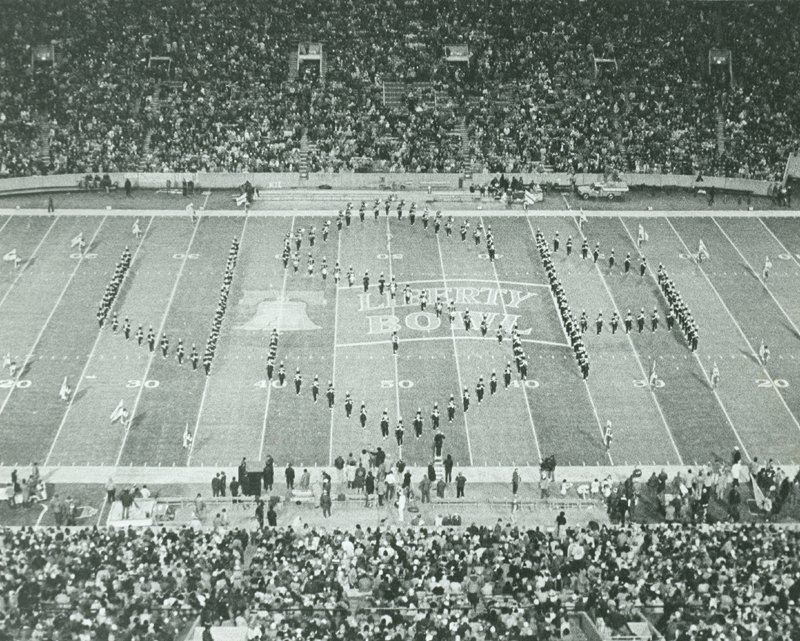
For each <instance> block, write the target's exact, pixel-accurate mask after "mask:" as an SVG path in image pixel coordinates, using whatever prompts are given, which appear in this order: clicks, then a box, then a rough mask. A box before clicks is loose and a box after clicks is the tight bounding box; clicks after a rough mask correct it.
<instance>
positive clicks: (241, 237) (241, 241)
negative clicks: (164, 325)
mask: <svg viewBox="0 0 800 641" xmlns="http://www.w3.org/2000/svg"><path fill="white" fill-rule="evenodd" d="M248 220H250V217H249V216H247V215H246V214H245V217H244V225H242V231H241V232H240V233H239V249H241V248H242V245H243V244H244V233H245V231H246V230H247V221H248ZM197 222H198V223H199V222H200V220H199V219H198V221H197ZM236 260H237V262H238V260H239V256H238V255H237V257H236ZM234 269H235V267H234ZM210 383H211V376H206V382H205V383H204V384H203V394H202V395H201V396H200V407H199V408H198V409H197V420H196V421H195V424H194V431H193V432H192V445H191V447H190V448H189V455H188V456H187V457H186V465H189V463H190V462H191V460H192V455H193V454H194V444H195V443H196V442H197V432H198V431H199V430H200V417H201V416H202V415H203V408H204V407H205V404H206V395H207V394H208V386H209V385H210ZM270 387H271V386H270ZM267 393H269V391H267ZM259 458H260V457H259Z"/></svg>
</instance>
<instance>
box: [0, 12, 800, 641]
mask: <svg viewBox="0 0 800 641" xmlns="http://www.w3.org/2000/svg"><path fill="white" fill-rule="evenodd" d="M766 6H767V8H766V9H765V6H764V4H763V3H753V4H745V3H710V2H709V3H706V2H670V3H667V2H645V1H638V2H633V1H628V0H606V1H600V2H586V1H582V0H536V1H535V2H522V1H520V0H511V1H500V0H487V1H486V2H463V3H459V2H453V1H451V0H437V1H436V2H430V1H425V0H395V1H391V2H390V1H386V0H363V1H361V2H352V1H346V0H296V1H294V2H259V1H257V0H239V1H236V2H229V3H219V2H213V1H210V0H209V1H203V0H198V1H194V2H189V1H186V2H183V1H176V2H168V3H164V2H158V1H155V0H136V1H132V0H113V1H112V0H100V1H94V2H86V1H84V0H76V1H69V0H53V1H51V2H47V3H39V4H35V5H34V4H31V3H29V2H23V1H22V0H8V1H7V2H5V3H4V15H3V18H2V20H0V61H2V62H0V133H1V134H2V136H1V138H0V177H17V176H35V175H39V174H50V173H72V174H86V173H90V174H103V173H107V172H119V171H148V172H162V171H176V172H181V171H209V172H211V171H219V172H250V171H256V172H287V171H288V172H291V171H299V170H301V169H307V170H308V171H312V172H318V171H328V172H353V171H382V172H386V171H390V172H428V173H435V172H449V173H453V172H462V171H463V172H467V171H469V172H478V173H480V172H489V173H494V172H506V173H522V172H534V171H556V172H567V173H571V172H583V171H586V172H596V173H610V172H641V173H649V172H653V173H674V174H691V175H695V174H704V175H712V176H727V177H739V178H752V179H758V180H765V181H776V180H780V179H781V178H782V176H783V172H784V168H785V166H786V161H787V158H788V157H789V155H790V154H792V153H796V152H798V150H799V148H800V42H798V41H799V40H800V4H798V3H774V4H773V3H770V4H768V5H766ZM301 41H309V42H321V43H323V46H324V51H325V61H324V64H320V66H319V67H303V66H302V65H299V66H295V67H293V66H292V65H293V63H291V64H290V60H291V56H292V52H296V51H297V44H298V42H301ZM45 43H52V44H53V45H54V46H53V49H52V58H50V54H45V55H44V56H43V57H42V58H41V59H37V58H35V56H32V54H33V53H34V50H33V48H34V47H35V46H36V45H41V44H45ZM448 44H460V45H466V46H467V47H468V51H469V56H470V62H469V64H468V65H461V64H453V63H451V62H448V61H447V59H446V56H445V55H444V52H445V46H447V45H448ZM712 48H718V49H719V50H721V51H730V52H731V56H730V65H728V64H725V65H719V66H713V67H712V66H710V57H709V51H710V49H712ZM597 59H601V60H606V61H613V64H605V63H604V64H602V65H600V66H599V67H597V66H596V60H597ZM162 63H163V64H162ZM389 88H392V91H395V92H396V94H394V95H389V94H390V93H391V91H389ZM765 469H769V468H765ZM729 470H730V468H728V472H729ZM754 472H758V471H757V470H754ZM728 475H729V474H728ZM722 477H723V478H726V472H725V471H724V469H723V473H722ZM715 478H718V475H715ZM731 482H732V479H728V481H727V483H726V484H725V489H724V490H723V491H721V492H720V491H719V489H718V488H717V489H716V493H715V496H716V497H717V498H716V499H715V500H716V501H717V502H718V503H719V504H720V505H723V504H724V505H725V506H726V508H725V509H730V507H731V503H732V501H731V498H730V497H731V495H730V493H729V492H730V489H731V487H730V485H731ZM653 483H654V485H656V486H657V485H658V483H659V481H658V480H656V481H653ZM718 484H719V482H718V481H715V485H718ZM733 485H735V483H733ZM762 485H763V488H762V489H763V490H764V492H765V493H767V494H772V495H773V496H777V497H780V503H779V504H778V505H777V506H775V507H776V509H775V511H774V514H773V517H775V516H777V515H778V514H779V513H780V510H781V507H782V506H783V504H784V503H786V504H788V503H791V504H792V505H794V503H795V501H796V499H795V496H796V493H797V480H796V479H794V480H793V479H791V478H787V477H786V476H785V475H784V476H782V477H781V478H779V479H774V478H768V479H766V480H765V481H764V483H763V484H762ZM704 488H705V489H704ZM665 489H666V488H664V487H660V488H651V490H654V492H655V493H656V494H657V495H658V496H660V497H663V496H664V494H665ZM773 490H774V491H773ZM624 493H625V490H624V489H622V488H621V489H619V490H617V491H616V492H615V494H614V495H613V496H614V497H615V500H616V498H618V497H620V496H622V495H623V494H624ZM674 495H675V496H676V497H678V498H677V499H676V502H673V503H667V504H665V505H664V506H663V508H664V511H663V514H662V515H663V516H664V517H665V518H666V519H667V520H670V521H675V522H674V523H666V524H659V525H649V526H648V525H636V524H633V525H630V524H629V525H624V524H623V525H615V526H602V527H595V526H593V527H585V528H578V527H574V528H569V529H566V530H564V531H559V532H553V531H548V530H546V529H542V530H538V529H536V530H527V529H524V528H517V527H512V526H511V525H507V524H503V525H498V526H496V527H484V526H481V527H478V526H475V525H471V526H467V525H468V524H465V526H467V527H459V528H439V527H431V528H427V529H426V528H424V527H423V528H420V527H414V528H395V527H389V528H374V527H373V528H367V527H364V528H361V527H355V526H354V527H353V528H352V529H349V530H346V531H345V530H337V529H332V528H331V529H324V528H314V527H309V526H305V527H303V526H301V527H299V528H293V527H289V526H281V527H278V528H263V529H260V530H255V531H249V530H247V531H246V530H243V529H237V528H224V527H219V528H213V529H212V528H210V527H206V528H189V527H186V528H163V529H155V530H152V529H134V528H130V529H124V530H123V529H118V530H115V529H113V528H110V529H99V528H85V529H84V528H71V529H70V528H67V529H64V528H59V529H33V528H30V529H26V528H22V529H14V530H13V531H12V530H11V529H7V530H4V531H3V532H2V536H1V537H0V641H4V640H5V639H17V638H24V639H36V640H37V641H39V640H41V641H45V640H53V641H55V640H59V639H81V640H87V641H88V640H89V639H97V640H98V641H112V640H121V639H126V640H127V639H143V640H144V639H147V640H159V641H162V640H163V641H166V640H172V639H178V638H182V636H185V633H186V630H187V626H191V625H192V623H193V622H195V623H196V622H197V621H198V620H199V621H200V622H201V623H202V624H206V623H208V624H216V625H219V624H223V623H224V624H228V625H230V624H234V625H237V626H241V627H246V628H247V629H248V632H247V635H248V638H249V639H272V638H274V639H307V640H309V641H311V640H317V639H320V640H322V639H336V640H349V639H352V640H364V641H372V640H378V639H381V640H391V641H395V640H404V639H408V640H410V639H413V640H414V641H423V640H424V641H434V640H437V641H438V640H452V639H459V640H460V641H469V640H472V639H476V640H483V639H487V640H491V639H553V638H565V637H568V635H569V634H570V633H571V630H570V625H571V624H572V625H573V628H572V633H573V634H574V633H577V630H576V629H575V628H574V614H575V613H576V612H585V613H586V614H587V615H588V616H589V617H590V618H591V620H592V621H593V622H594V623H595V626H596V627H597V628H598V629H600V630H609V635H610V634H611V631H614V630H620V629H623V628H624V627H625V624H626V622H629V621H634V620H636V619H637V618H639V617H640V616H641V611H643V610H646V611H647V612H648V613H649V616H650V619H651V621H652V622H653V623H654V624H656V626H657V627H658V629H659V630H660V631H661V633H663V634H664V636H665V638H666V639H668V640H669V641H672V640H680V641H684V640H686V641H689V640H692V641H694V640H695V639H715V640H716V639H719V640H723V639H724V640H731V639H744V640H750V639H753V640H754V639H796V638H800V636H798V635H800V609H798V607H797V602H798V599H800V565H799V564H798V563H799V562H798V559H800V550H799V549H798V546H800V535H798V532H797V531H796V530H794V529H787V528H783V527H780V526H775V525H769V524H759V525H754V524H744V525H742V524H736V523H729V522H722V521H717V522H716V523H708V522H706V521H709V520H715V519H709V518H708V515H707V509H706V508H707V507H708V503H709V502H712V497H711V489H709V486H705V485H704V484H703V481H702V479H695V480H694V482H693V483H689V487H688V488H686V487H684V489H683V490H681V489H680V486H679V485H678V486H676V487H675V488H674ZM704 502H705V505H704ZM776 502H777V501H776ZM607 503H608V504H609V508H610V511H612V512H613V511H614V509H616V503H614V504H613V505H612V504H611V502H608V501H607ZM771 505H773V504H772V503H771ZM617 516H618V515H617ZM736 516H737V515H736V514H735V513H733V512H731V514H730V517H731V518H730V519H729V520H731V521H735V520H737V518H736ZM767 516H769V511H767ZM623 518H624V510H623ZM614 520H618V519H614Z"/></svg>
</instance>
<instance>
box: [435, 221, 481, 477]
mask: <svg viewBox="0 0 800 641" xmlns="http://www.w3.org/2000/svg"><path fill="white" fill-rule="evenodd" d="M436 247H437V249H438V250H439V263H440V264H441V266H442V282H443V283H444V287H445V289H447V276H446V275H445V272H444V256H443V255H442V243H441V241H440V240H439V234H436ZM450 334H451V336H452V339H453V356H455V361H456V376H457V377H458V393H459V394H461V393H462V392H463V391H464V383H463V381H462V379H461V366H460V365H459V362H458V347H457V345H456V330H455V328H454V327H453V323H450ZM463 416H464V432H465V433H466V435H467V451H468V452H469V464H470V465H474V462H473V458H472V443H471V442H470V438H469V419H467V414H466V412H464V413H463Z"/></svg>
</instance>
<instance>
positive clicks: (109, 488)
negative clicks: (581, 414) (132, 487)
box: [106, 476, 117, 505]
mask: <svg viewBox="0 0 800 641" xmlns="http://www.w3.org/2000/svg"><path fill="white" fill-rule="evenodd" d="M106 498H107V499H108V504H109V505H111V504H112V503H114V501H116V500H117V486H116V484H115V483H114V479H113V478H111V477H110V476H109V477H108V482H107V483H106Z"/></svg>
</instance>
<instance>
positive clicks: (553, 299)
mask: <svg viewBox="0 0 800 641" xmlns="http://www.w3.org/2000/svg"><path fill="white" fill-rule="evenodd" d="M568 206H569V205H568ZM525 222H527V223H528V229H530V230H531V236H532V237H533V241H534V243H535V242H536V232H535V231H534V230H533V225H532V224H531V219H530V217H529V216H526V217H525ZM548 290H549V291H550V301H551V302H552V303H553V308H554V309H555V311H556V320H557V321H558V324H559V326H560V327H561V331H562V333H563V334H564V338H566V339H567V343H566V347H569V348H570V349H571V348H572V346H571V345H570V344H569V335H568V334H567V328H566V327H564V323H562V322H561V310H559V309H558V303H557V302H556V297H555V295H554V294H553V290H552V289H551V288H549V287H548ZM523 342H525V341H524V340H523ZM583 383H584V385H583V387H584V389H585V390H586V395H587V396H588V397H589V404H590V405H591V406H592V411H593V412H594V417H595V419H596V420H597V427H598V429H599V430H600V442H604V440H605V435H604V433H603V424H602V423H601V421H600V415H599V414H598V413H597V406H596V405H595V403H594V398H593V397H592V393H591V391H590V390H589V381H588V380H587V379H585V378H584V379H583ZM606 455H607V456H608V460H609V461H611V464H612V465H613V464H614V461H613V460H612V458H611V452H610V451H609V450H608V449H606Z"/></svg>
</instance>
